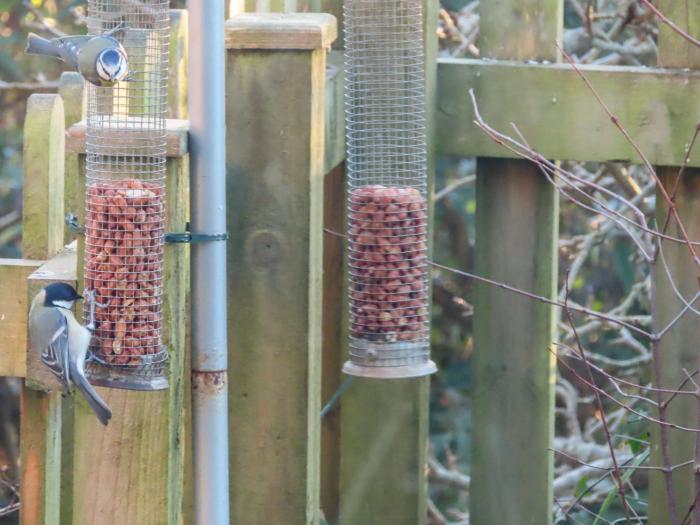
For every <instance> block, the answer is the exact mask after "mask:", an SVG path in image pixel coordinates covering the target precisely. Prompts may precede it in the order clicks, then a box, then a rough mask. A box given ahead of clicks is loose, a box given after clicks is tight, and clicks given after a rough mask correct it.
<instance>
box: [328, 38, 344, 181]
mask: <svg viewBox="0 0 700 525" xmlns="http://www.w3.org/2000/svg"><path fill="white" fill-rule="evenodd" d="M344 78H345V75H344V73H343V54H342V52H340V51H333V52H331V53H330V54H329V55H328V63H327V65H326V110H325V119H326V123H325V126H324V130H325V135H326V138H325V140H324V143H325V155H324V159H325V160H324V163H323V172H324V173H328V172H330V171H331V170H332V169H333V168H335V167H336V166H337V165H338V164H340V163H341V162H342V161H343V160H344V159H345V106H344V100H345V99H344V94H343V93H344V92H343V88H344V86H343V79H344Z"/></svg>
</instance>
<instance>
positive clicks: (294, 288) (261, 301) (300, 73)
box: [226, 14, 336, 525]
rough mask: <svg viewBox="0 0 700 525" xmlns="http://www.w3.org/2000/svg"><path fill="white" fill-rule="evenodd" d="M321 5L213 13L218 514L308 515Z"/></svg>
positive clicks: (312, 515) (312, 493)
mask: <svg viewBox="0 0 700 525" xmlns="http://www.w3.org/2000/svg"><path fill="white" fill-rule="evenodd" d="M335 31H336V26H335V19H334V18H333V17H332V16H330V15H322V14H318V15H312V14H290V15H278V14H276V15H263V14H242V15H237V16H235V17H233V18H232V19H230V20H229V21H228V22H227V25H226V42H227V47H228V48H229V52H228V59H227V80H226V84H227V86H226V87H227V92H228V96H227V109H226V111H227V115H226V122H227V125H228V129H229V130H230V131H229V133H228V134H227V139H226V140H227V155H226V157H227V171H228V181H227V192H228V199H229V205H228V209H229V220H228V230H229V233H230V236H231V240H230V243H229V251H228V266H229V272H230V273H229V290H228V295H229V332H228V333H229V363H230V368H229V377H230V381H229V425H230V427H229V428H230V453H229V457H230V494H231V523H233V524H236V525H243V524H248V523H257V522H259V521H260V520H261V519H264V521H265V522H266V523H290V524H301V523H309V524H315V523H318V510H319V496H318V494H319V457H320V453H319V448H320V418H319V412H320V409H321V406H320V385H321V375H320V373H321V368H320V366H321V363H320V361H321V299H322V290H321V273H322V257H323V254H322V249H323V215H322V214H323V160H324V146H323V126H324V118H323V108H324V94H325V90H324V82H325V63H326V49H327V48H328V47H330V44H331V42H332V41H333V40H334V39H335Z"/></svg>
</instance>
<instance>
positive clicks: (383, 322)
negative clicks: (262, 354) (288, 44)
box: [344, 0, 429, 367]
mask: <svg viewBox="0 0 700 525" xmlns="http://www.w3.org/2000/svg"><path fill="white" fill-rule="evenodd" d="M344 14H345V70H346V74H345V78H346V92H345V98H346V145H347V167H348V190H349V191H348V244H349V246H348V267H349V290H350V291H349V300H350V337H351V340H350V358H351V361H352V362H353V363H354V364H356V365H360V366H363V367H396V366H403V365H416V364H421V363H426V362H429V312H428V306H429V301H428V267H427V264H426V250H427V237H426V231H427V223H426V220H427V194H426V192H427V136H426V109H425V58H424V42H423V19H422V15H423V13H422V1H421V0H346V1H345V3H344Z"/></svg>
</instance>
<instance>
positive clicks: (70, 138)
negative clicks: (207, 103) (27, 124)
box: [65, 119, 189, 157]
mask: <svg viewBox="0 0 700 525" xmlns="http://www.w3.org/2000/svg"><path fill="white" fill-rule="evenodd" d="M188 131H189V122H188V121H187V120H180V119H167V120H166V121H165V140H166V145H165V146H166V155H167V156H168V157H182V156H183V155H185V154H186V153H187V133H188ZM86 132H87V125H86V123H85V121H84V120H82V121H80V122H78V123H77V124H73V125H72V126H71V127H70V128H68V130H66V134H65V136H66V151H67V152H69V153H85V133H86ZM115 133H119V130H115ZM115 140H121V141H123V140H124V138H123V135H121V138H119V139H117V138H116V135H115Z"/></svg>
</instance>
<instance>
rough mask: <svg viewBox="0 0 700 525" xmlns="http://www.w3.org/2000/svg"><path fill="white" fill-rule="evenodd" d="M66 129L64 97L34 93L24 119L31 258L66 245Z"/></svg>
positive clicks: (25, 251) (25, 248)
mask: <svg viewBox="0 0 700 525" xmlns="http://www.w3.org/2000/svg"><path fill="white" fill-rule="evenodd" d="M63 131H64V114H63V101H62V100H61V97H60V96H58V95H44V94H34V95H31V96H30V97H29V99H28V100H27V117H26V119H25V121H24V136H25V141H24V188H23V189H24V192H23V200H24V205H23V206H22V224H23V230H22V255H23V257H25V258H27V259H47V258H48V256H50V255H53V254H54V253H56V252H58V251H59V250H60V249H61V247H62V246H63V174H64V160H63V158H64V148H65V146H64V144H65V139H64V133H63ZM59 199H60V201H59ZM59 229H60V231H61V236H60V237H59V236H58V235H56V231H57V230H59Z"/></svg>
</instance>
